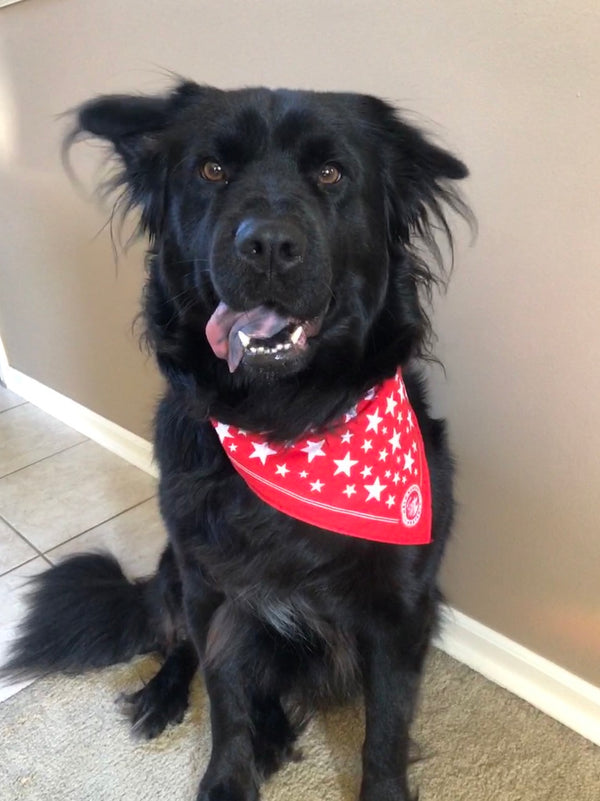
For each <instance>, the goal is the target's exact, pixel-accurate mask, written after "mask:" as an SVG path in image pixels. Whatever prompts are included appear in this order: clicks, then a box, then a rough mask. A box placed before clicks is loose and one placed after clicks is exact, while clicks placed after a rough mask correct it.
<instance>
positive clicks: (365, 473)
mask: <svg viewBox="0 0 600 801" xmlns="http://www.w3.org/2000/svg"><path fill="white" fill-rule="evenodd" d="M372 470H373V468H371V467H364V468H363V469H362V470H361V471H360V474H361V476H362V477H363V478H366V477H367V476H370V475H371V472H372Z"/></svg>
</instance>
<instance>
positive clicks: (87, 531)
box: [0, 493, 156, 565]
mask: <svg viewBox="0 0 600 801" xmlns="http://www.w3.org/2000/svg"><path fill="white" fill-rule="evenodd" d="M153 498H156V493H154V494H153V495H150V497H149V498H144V500H142V501H138V503H134V504H133V506H128V507H127V509H122V510H121V511H120V512H117V514H114V515H111V516H110V517H107V518H106V520H102V521H101V522H100V523H95V524H94V525H93V526H90V527H89V528H86V529H84V530H83V531H80V532H78V533H77V534H74V535H73V536H72V537H69V538H68V539H66V540H63V541H62V542H59V543H58V545H53V546H52V548H48V549H46V550H45V551H43V552H42V551H40V556H43V557H44V558H45V559H46V561H47V562H48V561H49V559H48V558H47V554H49V553H51V552H52V551H54V550H56V549H57V548H62V546H63V545H66V544H67V543H69V542H73V540H76V539H77V538H78V537H81V536H83V535H84V534H88V533H89V532H90V531H93V530H94V529H95V528H99V527H100V526H104V525H105V524H106V523H110V521H111V520H115V519H116V518H117V517H120V516H121V515H124V514H125V513H126V512H131V511H132V510H133V509H137V507H138V506H142V504H144V503H148V501H151V500H152V499H153ZM0 517H1V515H0ZM11 528H12V526H11ZM17 533H18V532H17ZM23 539H25V538H23ZM36 550H37V548H36ZM50 564H51V565H53V564H54V562H50Z"/></svg>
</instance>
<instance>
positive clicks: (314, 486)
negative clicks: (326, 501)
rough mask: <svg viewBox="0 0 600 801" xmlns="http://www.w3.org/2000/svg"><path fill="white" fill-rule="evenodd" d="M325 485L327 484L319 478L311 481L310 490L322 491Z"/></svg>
mask: <svg viewBox="0 0 600 801" xmlns="http://www.w3.org/2000/svg"><path fill="white" fill-rule="evenodd" d="M324 486H325V484H323V482H322V481H319V479H317V480H316V481H311V483H310V491H311V492H321V490H322V489H323V487H324Z"/></svg>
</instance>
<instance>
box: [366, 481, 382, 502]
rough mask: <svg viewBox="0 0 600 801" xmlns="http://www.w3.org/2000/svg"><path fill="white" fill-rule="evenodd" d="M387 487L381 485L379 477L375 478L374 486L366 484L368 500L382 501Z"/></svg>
mask: <svg viewBox="0 0 600 801" xmlns="http://www.w3.org/2000/svg"><path fill="white" fill-rule="evenodd" d="M386 487H387V484H381V483H380V481H379V477H376V478H375V481H374V482H373V483H372V484H365V489H366V490H367V491H368V493H369V494H368V495H367V500H368V501H370V500H371V499H375V500H376V501H380V500H381V493H382V492H383V490H384V489H385V488H386Z"/></svg>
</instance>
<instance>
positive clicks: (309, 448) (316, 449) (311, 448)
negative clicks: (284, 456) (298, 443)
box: [300, 439, 325, 463]
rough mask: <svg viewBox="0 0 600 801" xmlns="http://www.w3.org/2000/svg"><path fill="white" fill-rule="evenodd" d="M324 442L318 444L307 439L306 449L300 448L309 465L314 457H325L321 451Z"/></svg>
mask: <svg viewBox="0 0 600 801" xmlns="http://www.w3.org/2000/svg"><path fill="white" fill-rule="evenodd" d="M324 443H325V440H324V439H322V440H319V442H315V441H313V440H310V439H307V440H306V448H300V450H301V451H302V453H306V454H307V456H308V461H309V463H310V462H312V460H313V459H314V458H315V456H325V451H324V450H323V447H322V446H323V444H324Z"/></svg>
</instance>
